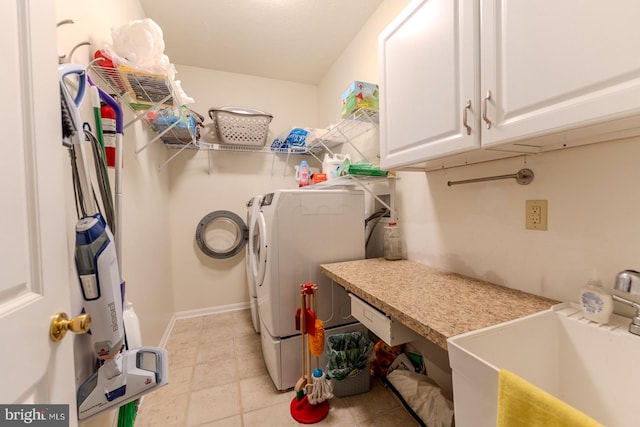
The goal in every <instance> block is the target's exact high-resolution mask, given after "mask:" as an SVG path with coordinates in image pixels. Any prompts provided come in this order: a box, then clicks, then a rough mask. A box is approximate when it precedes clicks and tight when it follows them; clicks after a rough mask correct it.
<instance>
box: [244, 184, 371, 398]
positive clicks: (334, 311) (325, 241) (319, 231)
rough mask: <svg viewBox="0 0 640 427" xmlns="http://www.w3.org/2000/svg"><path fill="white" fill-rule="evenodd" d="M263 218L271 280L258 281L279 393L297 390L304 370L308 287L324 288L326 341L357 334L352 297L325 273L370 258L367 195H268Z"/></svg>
mask: <svg viewBox="0 0 640 427" xmlns="http://www.w3.org/2000/svg"><path fill="white" fill-rule="evenodd" d="M258 216H259V220H258V222H261V223H262V221H263V224H264V228H265V233H264V237H265V238H264V240H263V242H262V246H261V248H260V252H261V257H262V255H264V257H263V258H262V261H260V262H262V263H263V267H264V280H262V282H260V281H259V280H257V281H256V285H257V294H258V312H259V317H260V321H261V329H260V332H261V335H262V340H261V341H262V352H263V356H264V359H265V364H266V366H267V369H268V371H269V374H270V375H271V379H272V380H273V382H274V384H275V386H276V388H278V389H279V390H285V389H288V388H291V387H293V386H294V385H295V382H296V381H297V379H298V378H299V377H300V371H301V365H302V363H301V354H300V333H299V331H297V330H296V322H295V315H296V311H297V309H298V308H299V303H300V298H299V297H300V284H303V283H306V282H312V283H315V284H317V285H318V293H317V306H318V312H317V313H316V316H317V317H318V318H320V319H321V320H322V321H323V322H324V325H325V330H326V331H325V335H329V334H333V333H338V332H345V331H347V330H356V329H357V326H358V324H357V321H356V320H355V319H354V318H353V317H351V307H350V301H349V297H348V294H347V292H346V291H345V290H344V288H342V287H341V286H340V285H337V284H335V283H333V282H332V281H331V280H330V279H329V278H327V277H326V276H324V275H323V274H321V273H320V264H323V263H331V262H338V261H350V260H356V259H364V257H365V247H364V244H365V237H364V194H363V192H362V191H354V190H344V189H340V190H335V189H327V190H315V189H292V190H278V191H276V192H274V193H269V194H265V195H264V197H263V200H262V204H261V209H260V213H259V215H258ZM254 259H255V258H254ZM257 267H258V268H257V270H258V271H259V270H260V268H261V267H262V266H260V265H258V266H257ZM345 325H351V326H349V327H347V328H344V326H345ZM360 328H361V327H360ZM325 360H326V359H325ZM321 363H324V362H322V361H321ZM321 367H322V366H321Z"/></svg>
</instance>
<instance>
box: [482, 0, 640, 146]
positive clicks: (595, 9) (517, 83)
mask: <svg viewBox="0 0 640 427" xmlns="http://www.w3.org/2000/svg"><path fill="white" fill-rule="evenodd" d="M638 22H640V3H639V2H638V1H637V0H615V1H609V2H603V1H597V0H588V1H585V0H562V1H554V0H536V1H510V2H506V1H501V0H482V24H481V37H480V39H481V41H482V43H481V76H482V85H481V96H483V97H484V96H485V95H486V93H487V91H489V90H490V91H491V92H492V99H491V100H489V101H488V102H487V113H486V115H487V118H488V120H490V121H492V123H493V124H492V126H491V128H490V129H486V127H485V128H484V130H483V133H482V146H483V147H489V148H491V147H496V148H500V147H497V146H500V145H503V144H505V143H513V142H515V141H519V142H518V143H515V144H510V145H508V146H502V149H513V150H517V151H523V152H526V151H531V152H539V151H544V150H549V149H556V148H563V147H564V146H570V145H578V144H584V143H589V142H595V141H596V140H600V141H603V140H607V139H608V138H611V137H615V136H616V134H619V135H620V136H625V133H626V132H628V131H630V130H631V129H632V128H637V127H638V125H639V124H640V119H639V118H638V117H637V114H638V113H639V112H640V51H639V48H638V46H639V45H640V44H639V43H640V25H638ZM621 119H626V120H621ZM598 124H599V126H595V125H598ZM585 126H586V127H587V128H586V129H585ZM566 131H571V132H566ZM631 132H633V133H638V129H635V130H633V131H631ZM612 133H613V134H612Z"/></svg>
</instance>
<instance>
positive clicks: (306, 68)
mask: <svg viewBox="0 0 640 427" xmlns="http://www.w3.org/2000/svg"><path fill="white" fill-rule="evenodd" d="M140 2H141V4H142V7H143V8H144V11H145V14H146V15H147V17H148V18H151V19H153V20H154V21H155V22H156V23H158V25H160V27H161V28H162V31H163V36H164V41H165V53H166V54H167V55H168V56H169V59H170V60H171V62H173V63H175V64H182V65H190V66H194V67H201V68H208V69H213V70H220V71H228V72H233V73H241V74H249V75H254V76H261V77H268V78H273V79H280V80H288V81H294V82H300V83H309V84H316V83H318V82H319V81H320V79H321V78H322V76H323V75H324V74H325V73H326V71H327V70H328V69H329V68H330V67H331V65H332V64H333V63H334V61H335V60H336V59H337V58H338V57H339V56H340V54H341V53H342V51H343V50H344V48H345V47H346V46H347V45H348V43H349V42H350V41H351V40H352V39H353V38H354V36H355V35H356V34H357V33H358V31H359V30H360V28H361V27H362V25H363V24H364V23H365V22H366V21H367V19H368V18H369V17H370V16H371V14H372V13H373V12H374V11H375V10H376V8H377V7H378V6H379V5H380V3H382V0H180V1H176V0H140Z"/></svg>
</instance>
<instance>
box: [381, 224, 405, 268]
mask: <svg viewBox="0 0 640 427" xmlns="http://www.w3.org/2000/svg"><path fill="white" fill-rule="evenodd" d="M384 258H385V259H387V260H389V261H396V260H399V259H402V237H401V236H400V229H399V228H398V223H397V222H390V223H389V225H386V226H385V227H384Z"/></svg>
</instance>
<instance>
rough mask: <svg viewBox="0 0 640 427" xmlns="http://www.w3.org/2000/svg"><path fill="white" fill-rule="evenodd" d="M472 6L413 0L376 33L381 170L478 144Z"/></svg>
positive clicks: (460, 1) (462, 1)
mask: <svg viewBox="0 0 640 427" xmlns="http://www.w3.org/2000/svg"><path fill="white" fill-rule="evenodd" d="M477 3H478V2H477V1H473V0H455V1H451V0H419V1H414V2H412V3H411V4H410V5H409V6H408V7H407V8H406V9H405V10H404V11H403V12H402V13H401V14H400V15H399V16H398V17H397V18H396V19H395V20H394V21H393V22H392V23H391V24H390V25H389V27H388V28H387V29H385V30H384V31H383V32H382V33H381V34H380V37H379V40H378V47H379V61H380V64H379V65H380V164H381V166H382V167H383V168H393V167H398V166H406V165H416V164H417V163H419V162H421V161H424V160H429V159H434V158H438V157H443V156H446V155H451V154H456V153H461V152H464V151H468V150H471V149H476V148H478V147H479V145H480V142H479V141H480V138H479V137H480V134H479V127H478V126H479V117H480V116H479V111H478V106H479V104H478V102H477V101H478V99H477V98H478V95H479V93H478V92H479V91H478V87H479V86H478V85H479V75H478V72H477V67H476V64H477V62H476V61H478V57H477V52H478V49H479V42H478V37H477V34H478V31H479V28H478V25H479V19H480V17H479V11H478V4H477ZM468 102H469V105H470V108H468V109H467V112H466V116H467V125H468V126H469V133H467V128H465V126H464V123H463V116H464V112H465V105H466V104H467V103H468Z"/></svg>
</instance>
